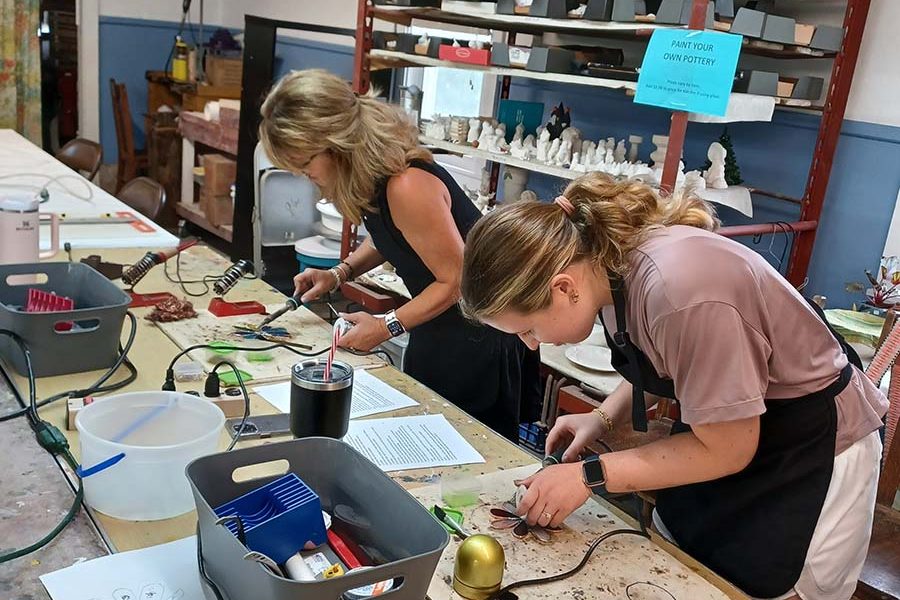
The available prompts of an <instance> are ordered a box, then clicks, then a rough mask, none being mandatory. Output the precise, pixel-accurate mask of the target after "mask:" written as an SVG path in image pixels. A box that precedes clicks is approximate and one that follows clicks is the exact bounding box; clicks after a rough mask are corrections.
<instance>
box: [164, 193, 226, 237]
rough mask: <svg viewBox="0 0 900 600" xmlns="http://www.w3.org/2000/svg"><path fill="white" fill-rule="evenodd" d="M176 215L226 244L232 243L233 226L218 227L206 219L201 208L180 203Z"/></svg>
mask: <svg viewBox="0 0 900 600" xmlns="http://www.w3.org/2000/svg"><path fill="white" fill-rule="evenodd" d="M175 213H176V214H177V215H178V216H179V217H181V218H183V219H184V220H186V221H190V222H191V223H193V224H194V225H196V226H197V227H200V228H202V229H205V230H206V231H208V232H210V233H212V234H213V235H217V236H219V237H220V238H222V239H223V240H225V241H226V242H231V236H232V227H231V225H222V226H221V227H216V226H215V225H213V224H212V223H210V222H209V220H208V219H207V218H206V215H204V214H203V213H202V212H201V211H200V208H199V207H197V206H196V205H195V206H191V205H189V204H185V203H182V202H179V203H178V204H176V205H175Z"/></svg>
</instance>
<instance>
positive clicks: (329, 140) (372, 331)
mask: <svg viewBox="0 0 900 600" xmlns="http://www.w3.org/2000/svg"><path fill="white" fill-rule="evenodd" d="M259 133H260V140H261V142H262V144H263V147H264V149H265V151H266V153H267V154H268V155H269V158H270V159H271V160H272V162H273V163H274V164H275V165H276V166H278V167H280V168H283V169H287V170H289V171H292V172H294V173H299V174H303V175H306V176H307V177H309V178H310V179H311V180H312V181H313V182H314V183H315V184H316V185H317V186H318V187H319V188H320V190H321V191H322V192H323V194H324V195H325V196H326V197H328V198H329V199H331V200H332V201H333V202H334V203H335V206H336V207H337V209H338V211H339V212H340V213H341V214H342V215H343V216H344V218H346V219H348V220H350V221H351V222H353V223H355V224H357V225H359V224H360V223H365V225H366V229H367V230H368V232H369V236H370V237H369V238H368V239H366V241H365V242H364V243H363V244H362V245H361V246H360V247H359V248H358V249H357V250H356V251H355V252H353V253H352V254H350V256H348V257H347V258H346V259H345V260H344V261H343V262H342V263H341V264H340V265H338V267H336V268H334V269H331V270H329V271H325V270H319V269H306V270H305V271H303V272H302V273H300V274H299V275H297V276H296V277H295V278H294V282H295V285H296V289H297V292H303V296H302V299H303V301H304V302H306V301H309V300H313V299H315V298H318V297H319V296H321V295H322V294H323V293H325V292H327V291H329V290H332V289H336V288H337V287H338V286H339V285H340V284H341V283H343V282H344V281H346V280H347V279H350V278H352V277H353V276H354V275H357V274H360V273H364V272H366V271H368V270H369V269H372V268H374V267H376V266H378V265H380V264H381V263H383V262H384V261H385V260H387V261H389V262H390V263H391V264H392V265H394V266H395V267H396V269H397V273H398V274H399V275H400V277H402V278H403V281H404V283H405V284H406V286H407V287H408V288H409V290H410V292H411V293H412V296H413V299H412V300H411V301H410V302H408V303H407V304H405V305H403V306H402V307H400V308H399V309H397V311H396V312H394V311H392V312H391V313H388V314H387V315H385V316H384V317H375V316H372V315H370V314H368V313H364V312H357V313H353V314H350V315H346V318H347V319H348V320H350V321H351V322H353V323H354V324H355V326H354V327H353V328H352V329H351V330H350V332H349V333H348V334H347V335H345V336H344V337H343V338H342V339H341V345H342V346H345V347H349V348H355V349H357V350H371V349H372V348H374V347H375V346H377V345H378V344H380V343H382V342H384V341H385V340H387V339H389V338H390V337H391V336H392V335H400V334H402V333H403V332H404V331H407V330H408V331H409V332H410V338H409V346H408V348H407V358H406V372H407V373H409V374H410V375H411V376H413V377H415V378H416V379H418V380H419V381H421V382H422V383H424V384H425V385H427V386H429V387H430V388H432V389H433V390H434V391H436V392H437V393H439V394H441V395H442V396H444V397H445V398H447V399H448V400H450V401H451V402H453V403H455V404H456V405H457V406H459V407H461V408H463V409H464V410H466V411H468V412H469V413H470V414H472V415H473V416H474V417H476V418H478V419H480V420H481V421H483V422H485V423H486V424H488V425H489V426H491V427H493V428H494V429H495V430H497V431H498V432H500V433H502V434H503V435H505V436H507V437H509V438H511V439H515V438H516V436H517V427H518V422H519V418H520V417H519V412H520V406H521V405H522V403H523V402H526V403H532V402H533V401H534V400H535V398H537V397H539V394H540V391H539V389H538V386H539V384H538V368H539V360H538V357H537V354H536V353H535V352H532V351H530V350H528V349H527V348H526V347H525V345H524V344H523V343H522V342H521V341H520V340H519V339H518V338H516V336H513V335H507V334H503V333H500V332H498V331H495V330H491V329H488V328H484V327H478V326H476V325H474V324H472V323H470V322H468V321H467V320H466V319H464V318H463V316H462V314H461V312H460V309H459V307H458V305H457V300H458V298H459V280H460V276H461V273H462V256H463V240H464V239H465V237H466V234H467V233H468V232H469V229H470V228H471V227H472V225H473V224H474V223H475V222H476V221H477V220H478V218H479V217H480V216H481V214H480V213H479V211H478V210H477V209H476V208H475V205H474V204H472V202H471V201H470V200H469V198H468V197H467V196H466V194H465V193H464V192H463V190H462V189H461V188H460V187H459V185H457V184H456V182H455V181H454V180H453V178H452V177H451V176H450V175H449V174H448V173H447V171H445V170H444V169H443V168H442V167H441V166H439V165H438V164H436V163H435V162H434V161H433V160H432V157H431V153H430V152H429V151H428V150H426V149H425V148H422V147H421V146H419V143H418V137H417V132H416V129H415V127H413V126H412V125H411V124H410V122H409V120H408V119H407V117H406V115H405V114H404V113H402V112H401V111H400V110H399V109H397V108H395V107H393V106H391V105H388V104H385V103H383V102H381V101H379V100H377V99H376V98H374V97H370V96H357V95H355V94H354V93H353V91H352V90H351V89H350V87H349V86H348V85H347V83H346V82H344V81H343V80H342V79H340V78H339V77H337V76H336V75H333V74H331V73H328V72H326V71H321V70H307V71H294V72H292V73H290V74H288V75H286V76H285V77H284V78H283V79H282V80H281V81H279V82H278V83H277V84H276V85H275V87H274V88H273V89H272V91H271V92H270V93H269V95H268V97H267V98H266V100H265V102H264V103H263V106H262V123H261V125H260V128H259Z"/></svg>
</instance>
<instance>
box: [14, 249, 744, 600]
mask: <svg viewBox="0 0 900 600" xmlns="http://www.w3.org/2000/svg"><path fill="white" fill-rule="evenodd" d="M144 252H145V250H142V249H114V250H102V251H99V253H101V254H102V255H103V259H104V260H106V261H109V262H118V263H123V264H131V263H133V262H135V261H137V260H138V259H139V258H140V257H141V256H142V255H143V254H144ZM92 253H98V252H97V251H96V250H86V251H81V252H75V256H74V258H75V260H78V259H80V258H82V257H83V256H87V255H88V254H92ZM171 262H173V263H174V260H173V261H171ZM229 264H230V263H229V261H227V260H226V259H225V258H223V257H222V256H220V255H219V254H217V253H216V252H214V251H212V250H210V249H208V248H206V247H202V246H197V247H194V248H191V249H189V250H188V251H187V252H185V253H184V254H183V257H182V261H181V276H182V277H183V278H184V279H186V280H196V279H200V278H202V276H204V275H216V276H217V275H220V274H222V273H223V272H224V270H225V269H226V268H227V267H228V266H229ZM173 267H174V264H172V265H170V268H169V272H170V274H173V275H174V268H173ZM136 287H137V291H139V292H145V293H146V292H159V291H169V292H172V293H173V294H175V295H176V296H178V297H184V296H185V294H184V293H183V291H182V290H180V289H179V286H178V285H177V284H175V283H172V282H171V281H169V280H167V279H166V277H165V274H164V270H163V267H162V266H158V267H156V268H154V269H152V270H151V271H150V272H149V273H148V275H147V276H146V277H145V278H144V279H143V280H142V281H141V282H140V283H139V284H138V285H137V286H136ZM188 289H190V290H191V291H197V292H199V291H202V286H199V289H198V286H197V285H189V286H188ZM213 296H214V294H213V293H211V291H210V293H207V294H205V295H203V296H202V297H195V298H190V300H191V301H192V302H193V303H194V305H195V307H196V308H197V309H205V308H206V306H207V304H208V302H209V300H210V299H211V298H212V297H213ZM226 299H227V300H228V301H232V302H235V301H242V300H257V301H259V302H262V303H263V304H267V305H271V304H280V303H281V302H283V301H284V296H283V295H282V294H280V293H279V292H278V291H277V290H274V289H272V288H271V287H270V286H268V285H267V284H265V283H264V282H263V281H262V280H259V279H245V280H242V281H241V282H239V283H238V284H237V285H236V286H235V288H234V289H233V290H232V291H230V292H229V293H228V294H227V296H226ZM150 310H151V309H150V308H136V309H132V312H133V313H134V314H135V316H136V317H137V320H138V332H137V336H136V338H135V341H134V345H133V347H132V349H131V352H130V353H129V357H130V358H131V360H132V362H133V363H134V364H135V365H136V366H137V369H138V376H137V380H136V381H135V382H133V383H132V384H130V385H129V386H128V387H127V388H126V389H125V390H124V391H143V390H158V389H160V386H161V385H162V382H163V380H164V377H165V370H166V367H167V365H168V363H169V360H171V358H172V357H174V355H175V354H177V353H178V352H179V351H180V348H179V347H178V346H177V345H176V344H175V343H174V342H173V341H172V340H171V339H170V338H169V337H168V336H167V335H166V334H165V333H163V331H162V330H161V329H159V328H158V327H156V326H155V325H154V324H152V323H150V322H148V321H147V320H145V319H144V316H145V315H147V314H148V313H149V312H150ZM300 310H306V309H300ZM248 319H250V317H248ZM318 326H319V327H322V328H327V329H330V326H329V325H328V324H327V323H325V322H324V321H321V323H319V324H318ZM127 333H128V321H127V320H126V324H125V327H124V330H123V340H124V339H125V337H126V336H127ZM204 341H206V340H197V342H198V343H202V342H204ZM318 349H320V348H314V350H318ZM370 373H371V374H372V375H373V376H375V377H377V378H379V379H381V380H382V381H385V382H386V383H388V384H389V385H391V386H392V387H394V388H396V389H398V390H399V391H401V392H403V393H405V394H407V395H408V396H410V397H411V398H412V399H414V400H416V401H417V402H419V405H418V406H415V407H412V408H408V409H403V410H400V411H395V412H392V413H385V414H381V415H377V417H381V418H383V417H390V416H406V415H415V414H443V415H444V416H445V417H446V418H447V420H448V421H449V422H450V423H451V424H452V425H453V426H454V427H455V428H456V430H457V431H458V432H459V433H460V434H461V435H462V436H463V437H464V438H465V439H466V440H467V441H468V442H469V443H470V444H471V445H472V446H473V447H474V448H475V449H476V450H477V451H478V452H479V453H480V454H481V455H482V456H483V457H484V458H485V460H486V462H485V463H484V464H481V465H469V466H467V467H465V468H466V470H467V472H469V473H474V474H475V475H489V474H492V473H497V472H499V471H504V470H510V469H515V468H518V467H522V466H525V465H529V464H533V463H534V462H535V457H534V456H533V455H531V454H529V453H527V452H525V451H524V450H522V449H521V448H519V447H518V446H516V445H514V444H512V443H510V442H509V441H507V440H505V439H504V438H502V437H501V436H499V435H497V434H496V433H494V432H493V431H491V430H490V429H488V428H487V427H485V426H484V425H483V424H481V423H480V422H478V421H476V420H474V419H472V418H471V417H469V416H468V415H467V414H466V413H464V412H462V411H461V410H459V409H458V408H456V407H455V406H454V405H453V404H451V403H449V402H447V401H446V400H444V399H442V398H441V397H440V396H438V395H437V394H435V393H434V392H432V391H431V390H429V389H428V388H426V387H425V386H423V385H421V384H419V383H418V382H416V381H415V380H413V379H412V378H411V377H409V376H407V375H405V374H404V373H401V372H400V371H398V370H396V369H394V368H393V367H391V366H389V365H385V366H381V367H377V368H373V369H370ZM100 374H102V371H98V372H92V373H79V374H72V375H65V376H60V377H49V378H41V379H39V380H38V386H37V390H38V397H39V398H45V397H48V396H50V395H52V394H55V393H58V392H62V391H65V390H70V389H77V388H83V387H86V386H88V385H90V384H91V383H92V382H93V381H95V380H96V379H97V378H98V377H99V375H100ZM117 379H118V377H116V378H113V380H114V381H115V380H117ZM15 383H16V385H17V386H18V387H19V389H21V390H23V391H24V390H26V389H27V383H26V382H25V381H24V380H23V378H21V377H16V378H15ZM0 385H2V384H0ZM202 385H203V382H202V381H198V382H190V383H179V384H178V389H179V391H186V390H190V389H196V390H201V389H202ZM251 386H252V384H251ZM120 393H121V392H120ZM7 406H9V405H8V404H7ZM10 408H11V407H10ZM275 412H277V411H276V409H275V408H274V407H272V406H271V405H270V404H269V403H268V402H266V401H265V400H264V399H263V398H262V397H260V396H258V395H257V394H255V393H252V394H251V413H252V414H254V415H260V414H270V413H275ZM65 413H66V409H65V403H64V401H60V402H57V403H55V404H53V405H50V406H48V407H46V408H43V409H41V411H40V414H41V417H42V418H43V419H45V420H47V421H49V422H51V423H53V424H54V425H56V426H58V427H60V429H61V430H65ZM15 423H16V425H17V427H19V428H20V429H21V428H23V427H24V430H25V433H22V432H21V431H19V433H18V438H16V441H15V443H16V444H19V445H20V446H29V448H28V449H27V452H26V449H25V448H17V449H16V453H17V454H18V455H20V456H22V455H24V454H28V455H29V456H40V455H41V454H43V451H41V450H40V449H39V448H38V446H37V444H36V443H33V436H32V435H31V434H30V430H29V429H28V428H27V425H26V424H25V423H24V420H22V419H18V420H17V421H16V422H15ZM0 425H2V426H4V427H6V428H9V427H10V426H11V425H12V423H4V424H0ZM6 431H7V429H0V439H4V441H5V442H6V444H9V443H10V436H9V435H6ZM65 434H66V436H67V438H68V439H69V443H70V445H71V447H72V450H73V453H74V454H75V455H76V458H77V457H78V451H79V444H78V435H77V433H76V432H74V431H65ZM278 439H279V438H276V439H275V440H274V441H278ZM280 439H286V438H280ZM227 442H228V438H227V436H226V435H225V432H224V431H223V433H222V438H221V441H220V443H221V447H222V449H224V448H225V446H226V444H227ZM246 443H253V442H240V443H239V444H238V447H239V448H240V447H241V446H242V445H244V444H246ZM256 443H259V442H256ZM4 445H5V444H4ZM32 446H33V448H32ZM2 449H3V448H2V446H0V450H2ZM6 449H7V450H8V452H4V453H3V456H4V457H5V458H4V467H3V469H4V471H6V470H9V469H11V468H12V466H13V464H14V463H13V460H14V459H13V455H12V454H11V453H10V451H12V449H13V447H7V448H6ZM43 458H44V457H41V459H43ZM46 458H48V459H49V457H46ZM36 460H37V459H36ZM44 462H46V461H44ZM15 466H16V467H17V470H21V469H23V468H24V466H23V465H22V464H19V463H16V464H15ZM35 468H37V467H35ZM458 470H460V467H447V468H435V469H419V470H410V471H400V472H392V473H390V475H391V477H392V478H393V479H394V480H395V481H396V482H397V483H399V484H400V485H402V486H403V487H405V488H407V489H415V488H420V487H424V486H428V485H432V484H434V483H436V482H437V481H439V478H440V476H441V475H442V474H444V473H447V472H450V471H458ZM58 475H59V471H58V470H56V476H57V477H58ZM68 475H69V476H70V477H71V474H68ZM4 479H7V478H5V477H4V478H0V480H4ZM11 485H14V484H11ZM4 488H6V485H0V496H2V497H4V498H6V499H7V500H5V501H4V503H9V502H10V500H9V499H10V498H11V495H12V493H13V492H15V491H16V490H14V489H11V488H7V489H4ZM55 489H56V490H57V491H56V494H60V493H65V490H70V488H69V487H68V486H59V485H57V486H56V487H55ZM510 489H512V484H511V482H510ZM59 490H62V491H59ZM68 493H69V494H71V491H69V492H68ZM43 501H44V502H46V501H47V499H46V498H44V499H43ZM69 501H70V496H65V499H64V501H63V502H61V503H60V504H63V505H66V504H67V503H68V502H69ZM12 502H15V500H13V501H12ZM21 502H25V503H28V502H33V499H31V498H25V499H23V500H22V501H21ZM38 505H41V504H39V503H38ZM41 506H43V505H41ZM4 508H6V509H11V510H9V511H7V513H6V515H4V516H0V538H2V539H3V543H2V544H0V545H3V546H9V547H21V546H23V545H27V544H28V543H31V542H32V541H34V540H35V539H38V538H39V537H41V536H42V535H43V534H44V533H45V532H46V531H47V530H48V529H49V528H50V527H52V524H53V523H54V521H53V519H49V521H48V520H47V519H42V520H40V523H37V524H35V525H34V529H33V528H32V527H31V526H29V523H31V522H32V519H31V518H30V517H29V516H28V515H29V514H30V513H29V512H25V509H22V507H19V509H17V508H16V507H8V506H6V507H4V506H2V505H0V509H4ZM30 508H33V506H32V507H30ZM20 509H22V510H20ZM48 510H49V509H48ZM90 516H91V518H92V520H93V523H95V524H96V526H97V530H98V532H99V533H100V535H101V536H102V538H103V539H104V541H105V542H106V544H107V545H108V547H109V548H110V549H111V550H112V551H125V550H132V549H137V548H144V547H147V546H151V545H155V544H160V543H164V542H168V541H172V540H176V539H180V538H183V537H186V536H189V535H192V534H193V533H194V530H195V525H196V515H195V513H193V512H191V513H188V514H186V515H183V516H180V517H176V518H174V519H167V520H163V521H153V522H126V521H121V520H118V519H114V518H111V517H107V516H105V515H102V514H99V513H97V512H96V511H90ZM48 522H49V523H50V524H49V526H48V525H47V523H48ZM79 524H80V525H79ZM76 530H80V535H74V533H76ZM88 531H90V523H89V522H86V521H84V520H83V519H81V518H80V519H79V520H78V521H76V526H75V527H73V530H72V531H69V532H64V534H63V536H62V537H61V538H60V539H59V540H58V542H57V543H56V544H54V545H51V548H49V549H47V550H42V551H39V552H37V553H35V554H32V555H29V556H26V557H24V558H21V559H18V560H16V561H12V562H11V563H9V564H7V565H3V566H0V590H2V589H3V585H2V584H3V583H4V581H7V580H12V581H15V580H18V581H19V582H20V584H21V585H25V586H26V587H33V586H32V585H31V583H33V581H34V580H36V579H37V577H38V576H39V575H40V574H42V573H45V572H48V571H51V570H54V569H57V568H61V567H63V566H67V565H68V564H71V563H72V562H75V560H77V559H78V558H79V557H80V556H81V557H84V555H85V554H89V555H90V554H93V555H96V545H94V546H93V547H94V548H95V550H93V551H91V550H90V549H89V550H86V551H85V552H84V553H81V552H80V551H79V550H74V551H75V553H74V554H69V555H68V560H69V562H68V563H65V562H61V563H59V564H53V561H50V562H48V563H45V564H44V565H42V563H41V562H40V560H41V557H42V556H46V555H47V552H49V551H52V550H57V555H59V552H58V548H54V546H56V545H57V544H68V545H69V547H71V548H73V549H75V548H76V546H75V544H83V543H84V542H83V538H84V536H85V535H88V534H87V533H85V532H88ZM3 533H7V534H8V535H3ZM73 538H76V539H74V540H73ZM79 540H81V541H79ZM657 542H658V543H659V544H660V545H661V546H662V547H663V548H664V549H666V550H668V551H670V552H672V553H673V554H674V555H675V556H676V557H677V558H678V559H679V560H681V561H682V562H684V563H685V564H686V565H688V566H689V568H691V569H692V570H695V571H697V572H699V573H701V574H702V575H703V576H704V577H706V578H707V579H708V580H709V581H710V582H711V583H710V585H712V586H715V587H717V588H719V589H720V590H722V592H723V593H724V594H725V595H726V596H727V597H732V598H743V597H744V596H743V595H741V594H740V593H739V592H737V591H736V590H734V588H731V587H730V586H728V585H727V584H726V583H724V582H722V581H721V580H720V579H718V578H717V577H715V576H714V575H712V574H710V573H709V572H708V571H707V570H705V569H704V568H703V567H702V566H700V565H697V564H696V563H695V562H693V561H692V560H691V559H690V558H688V557H686V556H685V555H683V553H680V552H679V551H678V550H677V549H674V548H672V547H671V546H668V545H667V544H665V542H662V541H658V540H657ZM88 546H91V544H90V543H88ZM546 555H547V560H548V565H552V564H553V557H552V555H553V552H552V548H548V549H547V553H546ZM65 556H66V553H65V552H63V553H62V558H61V559H60V558H59V557H58V558H57V559H56V560H63V561H64V560H65ZM622 560H628V558H627V556H625V555H623V556H622ZM34 561H38V562H37V564H35V562H34ZM634 568H635V571H636V572H638V573H639V572H640V568H641V565H639V564H635V565H634ZM548 569H552V570H553V571H555V570H557V568H556V567H554V566H550V567H548ZM21 585H20V586H17V588H18V589H21ZM13 589H16V588H13ZM37 589H40V586H39V584H38V586H37ZM538 590H539V588H535V592H533V593H532V592H528V591H523V592H522V593H521V595H520V598H543V597H544V596H542V595H540V593H539V591H538ZM2 595H3V594H2V592H0V596H2ZM24 597H25V598H46V595H45V593H44V594H43V595H42V594H40V593H38V594H32V595H26V596H24Z"/></svg>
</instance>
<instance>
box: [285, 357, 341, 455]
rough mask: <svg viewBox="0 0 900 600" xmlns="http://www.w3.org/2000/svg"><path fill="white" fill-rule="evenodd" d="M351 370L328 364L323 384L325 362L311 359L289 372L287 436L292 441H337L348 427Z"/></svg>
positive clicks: (337, 363)
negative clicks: (318, 438) (289, 436)
mask: <svg viewBox="0 0 900 600" xmlns="http://www.w3.org/2000/svg"><path fill="white" fill-rule="evenodd" d="M352 395H353V367H351V366H350V365H348V364H347V363H344V362H339V361H334V362H332V363H331V378H330V379H328V381H326V380H325V359H323V358H312V359H308V360H304V361H302V362H299V363H297V364H295V365H294V367H293V368H292V369H291V433H292V434H294V437H297V438H305V437H315V436H321V437H330V438H335V439H340V438H342V437H344V435H345V434H346V433H347V428H348V427H349V426H350V402H351V397H352Z"/></svg>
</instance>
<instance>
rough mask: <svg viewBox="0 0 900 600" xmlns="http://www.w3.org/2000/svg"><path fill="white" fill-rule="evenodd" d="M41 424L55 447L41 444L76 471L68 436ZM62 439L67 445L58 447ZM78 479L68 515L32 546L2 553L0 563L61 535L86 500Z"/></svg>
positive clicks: (28, 551)
mask: <svg viewBox="0 0 900 600" xmlns="http://www.w3.org/2000/svg"><path fill="white" fill-rule="evenodd" d="M41 424H42V425H44V426H45V427H43V428H41V427H40V426H38V429H40V431H41V432H46V433H47V434H48V435H49V436H50V438H51V439H53V440H54V441H53V442H51V444H52V445H53V446H54V449H51V448H50V447H47V446H45V445H44V444H43V443H42V444H41V445H42V446H43V447H44V449H46V450H47V451H48V452H50V454H52V455H54V456H56V455H59V456H62V458H63V460H64V461H65V462H66V463H67V464H68V465H69V467H70V468H71V469H72V470H73V471H75V470H76V469H77V468H78V461H77V460H75V457H74V456H72V453H71V452H70V451H69V444H68V442H67V441H66V438H65V437H64V436H63V435H62V433H61V432H60V431H59V429H57V428H56V427H54V426H53V425H50V424H49V423H45V422H43V421H41ZM38 429H36V430H35V433H38ZM40 440H41V435H40V434H39V435H38V441H39V442H40ZM60 441H61V442H62V443H64V444H65V446H64V447H62V446H61V445H60V446H59V447H58V448H57V447H56V445H58V444H60ZM77 479H78V489H77V490H76V491H75V499H74V500H73V501H72V505H71V506H70V507H69V510H68V512H67V513H66V515H65V516H64V517H63V518H62V520H60V522H59V523H57V524H56V527H54V528H53V529H52V530H51V531H50V533H48V534H47V535H45V536H44V537H42V538H41V539H40V540H38V541H36V542H35V543H33V544H31V545H30V546H26V547H25V548H20V549H18V550H13V551H11V552H7V553H5V554H0V564H3V563H5V562H9V561H11V560H15V559H17V558H21V557H23V556H25V555H27V554H31V553H32V552H34V551H35V550H39V549H41V548H43V547H44V546H46V545H47V544H49V543H50V542H51V541H53V538H55V537H56V536H57V535H59V533H60V532H61V531H62V530H63V529H65V528H66V527H67V526H68V525H69V523H71V522H72V521H73V520H74V519H75V515H77V514H78V511H79V510H80V509H81V504H82V501H83V500H84V484H83V482H82V481H81V478H80V477H77Z"/></svg>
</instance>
